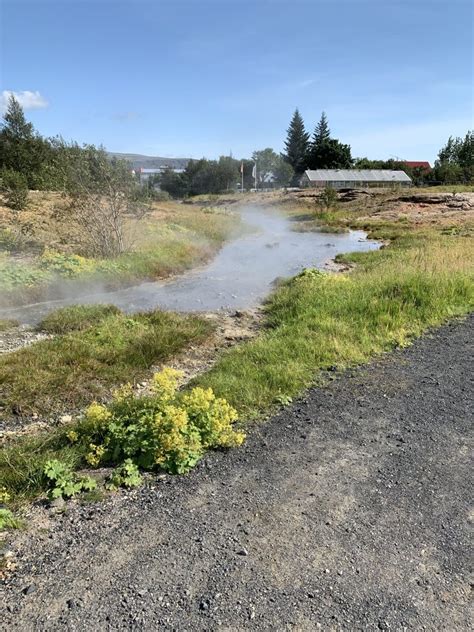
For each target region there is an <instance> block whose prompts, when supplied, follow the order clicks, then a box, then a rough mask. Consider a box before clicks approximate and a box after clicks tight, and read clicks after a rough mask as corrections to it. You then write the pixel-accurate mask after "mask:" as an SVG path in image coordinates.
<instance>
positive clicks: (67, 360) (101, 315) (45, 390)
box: [0, 306, 212, 414]
mask: <svg viewBox="0 0 474 632" xmlns="http://www.w3.org/2000/svg"><path fill="white" fill-rule="evenodd" d="M41 326H42V328H44V329H45V330H46V331H50V332H51V331H52V332H55V333H56V332H63V333H61V335H59V336H57V337H55V338H53V339H50V340H42V341H40V342H37V343H35V344H34V345H31V346H29V347H25V348H23V349H20V350H18V351H15V352H13V353H9V354H5V355H4V356H3V357H1V358H0V393H1V395H0V405H1V406H3V407H4V408H5V410H6V412H7V413H11V412H16V413H18V414H30V413H33V412H37V413H51V412H59V411H64V410H67V411H70V410H72V409H76V408H77V407H80V406H82V405H84V404H87V403H89V402H90V401H91V399H93V398H98V399H101V398H105V397H107V396H108V395H109V394H110V389H111V388H113V387H115V386H117V385H119V384H123V383H125V382H128V381H130V380H138V379H140V378H141V377H142V376H144V375H146V373H147V371H148V370H149V369H150V367H151V366H152V365H153V364H155V363H158V362H163V361H165V360H166V359H167V358H169V357H171V356H172V355H173V354H175V353H176V352H178V351H180V350H181V349H182V348H183V347H184V346H186V345H187V344H189V343H190V342H199V341H202V340H204V339H205V338H206V337H207V336H208V335H209V334H210V332H211V331H212V325H211V324H210V323H209V322H208V321H206V320H204V319H203V318H199V317H197V316H180V315H177V314H172V313H169V312H162V311H152V312H147V313H141V314H134V315H133V316H128V315H126V314H123V313H122V312H120V311H118V310H116V309H115V308H113V307H110V306H92V307H73V308H66V309H64V310H59V311H58V312H53V313H52V314H51V315H50V316H48V317H47V318H46V319H45V320H44V321H43V323H42V325H41Z"/></svg>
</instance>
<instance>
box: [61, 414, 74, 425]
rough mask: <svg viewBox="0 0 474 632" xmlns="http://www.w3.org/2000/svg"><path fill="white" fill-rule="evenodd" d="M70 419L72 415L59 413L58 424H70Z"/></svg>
mask: <svg viewBox="0 0 474 632" xmlns="http://www.w3.org/2000/svg"><path fill="white" fill-rule="evenodd" d="M71 421H72V415H61V417H60V418H59V423H60V424H70V423H71Z"/></svg>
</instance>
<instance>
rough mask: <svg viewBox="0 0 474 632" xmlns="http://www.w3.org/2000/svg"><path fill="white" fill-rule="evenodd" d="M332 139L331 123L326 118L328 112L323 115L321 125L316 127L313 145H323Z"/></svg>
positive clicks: (312, 140) (320, 120)
mask: <svg viewBox="0 0 474 632" xmlns="http://www.w3.org/2000/svg"><path fill="white" fill-rule="evenodd" d="M330 138H331V130H330V129H329V123H328V119H327V116H326V112H323V113H322V114H321V118H320V119H319V123H318V124H317V125H316V127H315V129H314V132H313V137H312V139H311V145H316V144H321V143H324V142H326V141H328V140H329V139H330Z"/></svg>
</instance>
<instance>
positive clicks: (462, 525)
mask: <svg viewBox="0 0 474 632" xmlns="http://www.w3.org/2000/svg"><path fill="white" fill-rule="evenodd" d="M473 331H474V317H472V316H471V317H470V318H468V319H467V320H465V321H462V322H459V321H458V322H454V323H451V324H448V325H446V326H444V327H442V328H441V329H439V330H437V331H436V332H434V333H432V334H431V335H429V336H425V337H424V338H422V339H420V340H419V341H417V342H416V344H414V345H413V346H412V347H411V348H409V349H406V350H400V351H396V352H395V353H393V354H390V355H387V356H384V357H383V358H382V359H380V360H378V361H377V362H375V363H373V364H372V365H370V366H368V367H364V368H362V369H358V370H356V371H353V372H349V373H346V374H344V375H342V376H340V377H337V378H336V379H334V380H333V381H332V382H331V383H330V384H329V386H328V387H326V388H324V389H320V388H315V389H312V390H311V391H309V392H308V393H307V394H306V396H305V398H304V399H302V400H300V401H298V402H297V403H295V404H294V405H293V406H292V407H290V408H287V409H285V410H283V411H282V412H281V413H280V414H279V415H278V416H276V417H275V418H273V419H272V420H271V421H269V422H268V423H265V424H261V425H259V426H258V427H256V428H255V429H254V430H253V431H252V432H251V433H250V437H249V440H248V442H247V444H246V446H244V447H243V448H242V449H239V450H234V451H231V452H229V453H226V454H225V453H213V454H211V455H209V457H208V458H207V459H206V460H205V461H204V462H202V463H201V464H200V465H199V466H198V467H197V468H196V470H195V471H193V472H192V473H191V474H190V475H188V476H186V477H170V476H164V477H162V478H160V479H158V480H157V479H153V480H152V481H151V482H150V483H149V485H148V486H146V487H144V488H142V489H140V490H138V491H135V492H132V493H124V494H121V495H118V496H115V497H114V498H112V499H109V500H107V501H106V502H104V503H98V504H94V505H86V506H80V505H73V506H70V507H69V508H68V509H67V511H66V512H65V513H64V514H60V515H54V514H53V512H52V511H51V510H47V509H44V508H43V509H37V510H36V513H35V517H34V519H33V523H34V524H35V525H36V528H35V529H34V532H33V533H32V532H31V531H30V532H28V533H26V534H24V535H22V536H20V540H19V541H18V542H17V546H21V552H19V554H18V559H17V563H18V566H17V570H16V572H15V573H14V574H13V575H11V576H10V578H9V579H8V580H7V581H6V583H5V585H4V587H3V593H4V601H3V603H4V604H5V605H6V611H5V616H4V618H3V620H2V625H1V627H2V629H6V630H94V631H95V630H137V631H138V630H179V631H181V630H183V631H184V630H186V631H188V630H192V631H195V630H216V629H219V630H229V631H230V630H232V631H234V630H278V631H281V630H311V631H313V630H315V629H322V630H351V631H352V630H436V631H439V630H449V631H454V630H468V629H472V627H471V623H472V619H471V618H470V614H472V611H471V613H470V611H469V606H468V604H469V601H468V600H469V590H470V584H469V577H468V571H469V569H468V566H469V532H468V528H469V520H470V519H472V517H473V516H474V512H473V511H472V495H471V489H470V486H469V465H470V462H469V461H470V453H469V440H470V437H471V438H472V421H473V416H472V411H473V376H474V370H473V369H474V367H473ZM35 521H36V522H35ZM0 620H1V619H0Z"/></svg>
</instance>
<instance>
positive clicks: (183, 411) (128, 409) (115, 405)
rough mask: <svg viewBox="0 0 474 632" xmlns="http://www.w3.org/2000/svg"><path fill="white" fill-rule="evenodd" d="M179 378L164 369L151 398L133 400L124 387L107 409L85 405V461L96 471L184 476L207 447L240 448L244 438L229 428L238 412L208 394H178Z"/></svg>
mask: <svg viewBox="0 0 474 632" xmlns="http://www.w3.org/2000/svg"><path fill="white" fill-rule="evenodd" d="M180 377H181V373H180V372H179V371H175V370H173V369H163V371H161V372H160V373H157V374H156V375H155V377H154V380H153V392H152V394H151V395H149V396H145V397H143V396H142V397H137V396H135V395H134V394H133V391H132V388H131V386H125V387H122V388H121V389H119V390H118V391H117V392H116V393H115V396H114V399H113V401H112V403H111V404H110V405H109V406H102V405H100V404H97V403H93V404H92V405H91V406H89V408H88V409H87V411H86V415H85V419H84V422H83V425H82V428H83V429H84V433H83V434H84V435H85V436H86V437H87V439H88V440H89V441H90V451H89V453H88V455H87V456H86V459H87V461H88V462H89V463H90V464H91V465H94V466H97V465H99V464H101V463H104V464H114V463H120V462H123V463H124V466H125V464H128V465H130V464H131V463H132V464H135V465H136V466H140V467H143V468H145V469H153V468H155V467H160V468H162V469H164V470H166V471H167V472H170V473H173V474H182V473H184V472H187V471H188V470H189V469H191V468H192V467H193V466H194V465H196V463H197V462H198V461H199V460H200V459H201V457H202V456H203V454H204V451H205V450H206V449H207V448H217V447H225V448H228V447H232V446H237V445H240V444H241V443H242V442H243V441H244V439H245V435H244V434H243V433H242V432H239V431H236V430H235V429H234V428H233V423H234V422H235V421H236V420H237V413H236V411H235V410H234V409H233V408H232V407H231V406H230V405H229V404H228V403H227V402H226V401H225V400H224V399H221V398H217V397H216V396H215V395H214V394H213V392H212V390H211V389H202V388H195V389H193V390H192V391H191V392H190V393H187V394H185V395H180V394H178V392H177V386H178V380H179V378H180ZM79 434H81V426H79ZM83 438H84V437H82V440H83ZM124 466H122V467H124ZM128 474H130V472H128Z"/></svg>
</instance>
